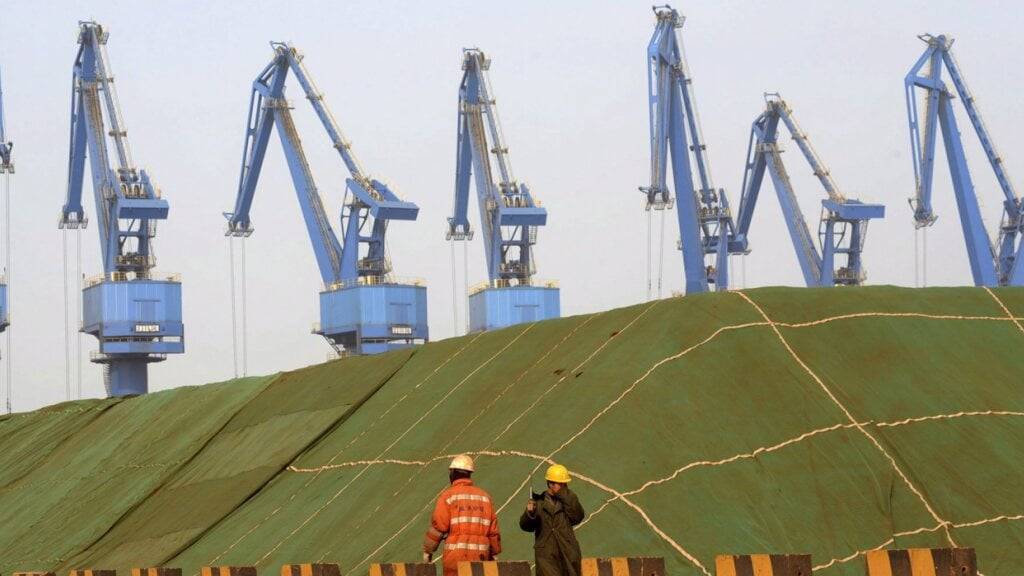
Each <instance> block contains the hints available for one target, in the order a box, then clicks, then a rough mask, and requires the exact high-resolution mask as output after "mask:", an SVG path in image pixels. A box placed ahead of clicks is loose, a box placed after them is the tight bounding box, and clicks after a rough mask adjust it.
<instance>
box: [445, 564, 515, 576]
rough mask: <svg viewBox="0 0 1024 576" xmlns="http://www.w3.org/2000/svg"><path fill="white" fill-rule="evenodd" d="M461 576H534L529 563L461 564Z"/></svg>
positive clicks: (459, 568)
mask: <svg viewBox="0 0 1024 576" xmlns="http://www.w3.org/2000/svg"><path fill="white" fill-rule="evenodd" d="M458 570H459V576H532V574H533V571H532V570H530V563H529V562H501V561H497V560H495V561H490V562H459V567H458Z"/></svg>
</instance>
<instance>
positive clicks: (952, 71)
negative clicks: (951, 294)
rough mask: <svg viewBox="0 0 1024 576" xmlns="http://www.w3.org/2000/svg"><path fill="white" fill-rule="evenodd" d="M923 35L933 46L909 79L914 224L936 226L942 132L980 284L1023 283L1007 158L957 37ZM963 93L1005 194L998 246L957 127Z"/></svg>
mask: <svg viewBox="0 0 1024 576" xmlns="http://www.w3.org/2000/svg"><path fill="white" fill-rule="evenodd" d="M919 38H920V39H921V40H923V41H924V42H925V44H927V45H928V47H927V48H926V49H925V51H924V53H923V54H922V55H921V57H920V58H918V60H917V62H915V63H914V66H913V67H912V68H911V69H910V71H909V72H908V73H907V75H906V77H905V78H904V80H903V85H904V89H905V91H906V100H907V118H908V121H909V126H910V149H911V157H912V159H913V166H914V181H915V190H914V197H913V198H911V200H910V205H911V207H912V208H913V210H914V225H915V226H916V227H918V228H921V227H925V226H931V225H932V224H933V223H934V222H935V220H936V218H937V216H936V215H935V213H934V211H933V208H932V188H933V184H934V179H933V174H934V169H935V144H936V140H937V138H938V133H939V132H940V131H941V132H942V140H943V144H944V146H945V150H946V159H947V161H948V163H949V171H950V176H951V178H952V181H953V192H954V195H955V197H956V201H957V209H958V210H959V212H960V226H961V229H962V230H963V235H964V242H965V244H966V247H967V257H968V260H969V261H970V265H971V274H972V276H973V278H974V283H975V285H977V286H997V285H999V286H1005V285H1010V286H1022V285H1024V263H1022V262H1021V261H1022V260H1024V258H1018V256H1019V253H1020V249H1021V241H1020V237H1021V235H1022V232H1024V218H1022V206H1021V199H1020V196H1019V195H1018V194H1017V191H1016V190H1015V189H1014V187H1013V185H1012V183H1011V182H1010V178H1009V176H1008V174H1007V172H1006V166H1005V165H1004V162H1003V158H1002V156H1001V155H1000V154H999V152H998V151H997V150H996V147H995V143H994V142H993V140H992V136H991V135H990V134H989V131H988V128H987V127H986V126H985V122H984V120H983V119H982V117H981V112H980V111H979V109H978V106H977V103H976V102H975V98H974V95H973V94H972V93H971V91H970V89H969V88H968V87H967V82H966V80H965V79H964V75H963V72H962V71H961V69H960V66H959V64H958V63H957V61H956V59H955V58H954V57H953V53H952V51H951V49H952V46H953V39H952V38H949V37H947V36H945V35H939V36H932V35H931V34H924V35H922V36H919ZM943 69H945V70H946V71H947V73H948V74H949V77H950V80H951V82H952V84H953V90H950V89H949V88H948V87H947V85H946V83H945V82H944V81H943V80H942V71H943ZM918 90H921V91H922V93H923V96H924V114H923V117H922V115H921V112H920V110H919V109H918V101H917V96H918ZM954 91H955V93H954ZM957 96H959V98H960V101H961V103H962V104H963V107H964V110H965V111H966V112H967V117H968V119H969V120H970V122H971V126H972V127H973V128H974V132H975V134H976V135H977V136H978V140H979V141H980V142H981V147H982V149H983V150H984V152H985V157H986V158H987V159H988V162H989V166H990V167H991V168H992V171H993V173H994V174H995V177H996V181H997V182H998V183H999V188H1000V190H1001V191H1002V193H1003V201H1002V205H1003V215H1002V219H1001V221H1000V225H999V229H998V231H997V234H996V236H997V239H996V242H995V245H993V243H992V240H991V236H989V234H988V233H987V232H986V230H985V224H984V222H983V220H982V217H981V208H980V206H979V203H978V197H977V193H976V191H975V189H974V181H973V179H972V177H971V172H970V168H969V167H968V165H967V157H966V154H965V152H964V144H963V140H962V138H961V134H960V130H959V129H958V128H957V121H956V115H955V113H954V110H953V99H954V98H956V97H957Z"/></svg>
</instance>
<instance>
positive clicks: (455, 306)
mask: <svg viewBox="0 0 1024 576" xmlns="http://www.w3.org/2000/svg"><path fill="white" fill-rule="evenodd" d="M448 244H449V245H450V248H451V250H450V252H451V265H452V336H458V335H459V294H458V290H459V289H458V287H457V286H458V284H457V280H456V278H455V276H456V274H455V238H454V237H453V238H450V239H449V240H448Z"/></svg>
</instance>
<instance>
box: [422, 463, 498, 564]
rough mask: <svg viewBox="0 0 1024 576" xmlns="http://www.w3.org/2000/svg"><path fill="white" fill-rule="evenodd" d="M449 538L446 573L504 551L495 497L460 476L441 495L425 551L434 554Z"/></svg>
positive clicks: (446, 545)
mask: <svg viewBox="0 0 1024 576" xmlns="http://www.w3.org/2000/svg"><path fill="white" fill-rule="evenodd" d="M441 540H445V545H444V556H443V557H442V564H443V565H444V576H456V575H457V574H458V567H459V562H463V561H469V560H492V559H493V558H494V557H495V556H497V555H498V554H501V533H500V532H499V530H498V517H497V516H496V515H495V514H494V506H493V504H492V502H491V496H490V494H488V493H487V492H485V491H484V490H483V489H481V488H477V487H476V486H474V485H473V481H472V480H470V479H469V478H460V479H458V480H456V481H455V482H453V483H452V485H451V486H449V487H448V488H446V489H445V490H444V492H441V495H440V496H438V498H437V504H436V505H435V506H434V514H433V515H432V516H431V517H430V529H429V530H427V533H426V535H425V536H424V537H423V551H424V552H427V553H430V554H433V553H434V552H435V551H436V550H437V547H438V545H439V544H441Z"/></svg>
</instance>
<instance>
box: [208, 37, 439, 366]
mask: <svg viewBox="0 0 1024 576" xmlns="http://www.w3.org/2000/svg"><path fill="white" fill-rule="evenodd" d="M271 47H272V48H273V50H274V58H273V59H272V60H271V62H270V63H269V64H268V65H267V66H266V67H265V68H264V69H263V71H262V72H261V73H260V74H259V76H257V78H256V80H255V81H254V82H253V88H252V94H251V96H250V98H249V116H248V121H247V123H246V132H245V144H244V147H243V152H242V169H241V173H240V175H239V183H238V192H237V195H236V198H235V208H234V211H232V212H229V213H225V217H226V218H227V220H228V223H227V232H226V234H227V235H229V236H241V237H245V236H249V235H251V234H252V233H253V225H252V220H251V218H250V214H249V212H250V210H251V208H252V201H253V198H254V196H255V193H256V185H257V183H258V181H259V177H260V172H261V170H262V167H263V160H264V157H265V155H266V151H267V145H268V143H269V140H270V133H271V131H272V130H273V128H274V126H275V125H276V126H277V133H278V136H279V137H280V140H281V146H282V148H283V150H284V155H285V159H286V160H287V163H288V169H289V172H290V173H291V177H292V182H293V184H294V186H295V192H296V195H297V198H298V201H299V207H300V209H301V211H302V217H303V221H304V222H305V225H306V232H307V234H308V236H309V240H310V243H311V245H312V247H313V254H314V256H315V258H316V262H317V266H318V268H319V271H320V277H321V279H322V281H323V284H324V289H323V290H322V291H321V293H320V318H321V320H320V322H319V323H318V325H317V327H315V328H314V333H316V334H320V335H322V336H324V337H325V338H326V339H327V340H328V342H329V343H330V344H331V345H332V347H334V349H335V350H336V351H337V352H338V353H339V354H340V353H342V352H345V353H356V354H372V353H377V352H384V351H387V350H390V349H394V348H397V347H402V346H407V345H411V344H413V343H415V342H421V341H425V340H426V339H427V335H428V332H427V322H426V288H425V287H423V286H421V285H419V284H418V283H409V282H404V283H403V282H399V281H396V280H395V279H394V278H393V277H392V276H391V262H390V259H389V258H388V256H387V251H386V246H385V235H386V232H387V227H388V222H389V221H391V220H415V219H416V217H417V215H418V213H419V207H418V206H416V204H413V203H412V202H406V201H403V200H401V199H400V198H398V196H397V195H396V194H395V193H394V192H392V191H391V189H390V188H388V186H387V185H386V184H384V183H383V182H381V181H379V180H376V179H374V178H372V177H370V176H368V175H367V174H366V172H365V171H364V170H363V168H362V166H361V164H360V163H359V160H358V159H357V158H356V156H355V154H354V153H353V151H352V145H351V143H350V142H349V141H348V140H347V139H345V137H344V136H343V134H342V132H341V128H340V127H339V125H338V122H337V121H336V120H335V117H334V114H333V113H332V112H331V110H330V108H328V106H327V103H326V101H325V99H324V95H323V93H322V92H321V91H320V90H319V88H317V86H316V83H315V82H314V80H313V77H312V75H311V74H310V73H309V71H308V70H307V68H306V66H305V64H304V62H303V59H304V57H303V55H302V53H300V52H299V51H298V50H297V49H296V48H294V47H293V46H291V45H290V44H287V43H282V42H272V43H271ZM289 73H292V74H294V76H295V78H296V80H297V81H298V82H299V84H300V85H301V86H302V89H303V91H304V93H305V96H306V99H307V100H309V102H310V104H311V105H312V106H313V110H314V111H315V112H316V115H317V117H318V118H319V120H320V123H321V124H322V125H323V127H324V130H325V131H326V132H327V135H328V138H329V139H330V141H331V145H332V146H333V147H334V149H335V150H337V151H338V154H339V155H340V156H341V160H342V162H343V163H344V164H345V167H346V168H347V169H348V171H349V174H350V175H351V177H350V178H348V179H346V188H345V192H346V200H345V201H344V202H343V204H344V206H343V208H342V217H341V223H342V226H343V228H342V240H339V239H338V235H337V234H336V233H335V231H334V227H333V226H332V225H331V219H330V217H328V215H327V211H326V209H325V208H324V203H323V200H322V198H321V194H320V190H319V188H318V187H317V184H316V180H315V179H314V177H313V171H312V168H311V166H310V164H309V161H308V159H307V156H306V152H305V149H304V147H303V144H302V139H301V138H300V137H299V133H298V130H297V129H296V126H295V122H294V120H293V118H292V114H291V105H290V104H289V102H288V100H287V99H286V98H285V81H286V80H287V77H288V74H289ZM349 195H351V196H349Z"/></svg>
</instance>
